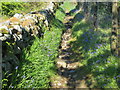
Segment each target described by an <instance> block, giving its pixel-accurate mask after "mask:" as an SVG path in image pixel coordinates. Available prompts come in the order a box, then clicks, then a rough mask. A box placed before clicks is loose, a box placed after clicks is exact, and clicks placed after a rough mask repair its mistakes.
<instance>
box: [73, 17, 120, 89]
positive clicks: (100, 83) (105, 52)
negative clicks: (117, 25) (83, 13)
mask: <svg viewBox="0 0 120 90" xmlns="http://www.w3.org/2000/svg"><path fill="white" fill-rule="evenodd" d="M103 23H104V24H107V23H105V22H103ZM72 30H73V33H72V37H73V38H76V40H75V41H72V42H71V44H72V50H73V52H75V53H82V55H83V57H84V58H83V60H81V63H82V64H84V67H85V68H87V70H88V71H89V74H92V76H91V79H88V82H89V83H88V86H89V87H91V88H118V85H117V79H118V78H119V76H120V75H119V73H118V72H117V68H118V58H116V57H115V56H112V55H111V52H110V38H109V37H110V32H111V29H110V28H99V29H98V31H94V30H93V29H92V26H91V24H90V23H88V22H86V21H85V20H84V19H82V20H81V21H80V22H77V23H75V24H74V26H73V28H72ZM86 76H87V74H86ZM93 81H94V82H93ZM93 83H94V86H90V85H91V84H93Z"/></svg>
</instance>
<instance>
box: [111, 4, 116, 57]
mask: <svg viewBox="0 0 120 90" xmlns="http://www.w3.org/2000/svg"><path fill="white" fill-rule="evenodd" d="M112 25H113V26H112V32H111V33H112V34H111V52H112V54H113V55H115V56H118V48H117V45H118V3H117V2H113V5H112Z"/></svg>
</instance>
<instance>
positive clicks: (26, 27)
mask: <svg viewBox="0 0 120 90" xmlns="http://www.w3.org/2000/svg"><path fill="white" fill-rule="evenodd" d="M59 5H60V4H59V3H55V2H54V3H53V2H50V3H49V5H48V6H47V8H45V9H44V10H41V11H35V12H30V13H28V14H26V15H22V14H18V13H16V14H15V15H14V16H13V17H11V18H10V19H9V20H7V21H5V22H2V23H0V40H1V41H2V71H3V73H4V72H8V73H11V72H12V70H13V69H14V68H15V67H16V66H18V65H19V64H20V60H21V53H22V49H23V48H25V47H27V46H28V45H30V42H31V40H33V39H34V37H35V36H38V37H41V36H42V35H43V33H42V27H48V28H50V27H49V23H50V21H51V19H52V18H53V17H54V12H55V10H56V9H57V7H58V6H59ZM2 76H3V78H4V75H2Z"/></svg>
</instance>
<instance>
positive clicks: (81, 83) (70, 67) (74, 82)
mask: <svg viewBox="0 0 120 90" xmlns="http://www.w3.org/2000/svg"><path fill="white" fill-rule="evenodd" d="M73 18H74V17H73V16H68V15H67V16H66V18H65V20H64V21H65V22H64V24H65V26H66V31H65V33H64V34H63V36H62V43H61V48H60V49H59V58H58V59H57V62H56V64H57V68H58V75H57V76H56V77H53V78H52V83H51V86H52V87H53V88H88V86H87V85H86V81H85V80H86V79H87V77H86V76H85V75H84V73H86V72H84V67H83V66H82V65H81V63H80V62H79V60H75V59H73V58H71V57H72V56H73V55H75V53H73V52H72V48H71V45H70V43H69V41H70V40H71V34H72V30H71V29H72V19H73Z"/></svg>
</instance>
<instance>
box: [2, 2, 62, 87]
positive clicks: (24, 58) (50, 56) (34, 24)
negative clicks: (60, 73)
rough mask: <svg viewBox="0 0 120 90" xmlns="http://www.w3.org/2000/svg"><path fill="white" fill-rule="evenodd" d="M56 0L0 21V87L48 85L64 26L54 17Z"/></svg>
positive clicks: (57, 4)
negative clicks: (1, 83)
mask: <svg viewBox="0 0 120 90" xmlns="http://www.w3.org/2000/svg"><path fill="white" fill-rule="evenodd" d="M58 6H59V3H50V4H49V6H48V7H47V8H46V9H44V10H41V11H36V12H31V13H28V14H26V15H22V14H15V15H14V17H12V18H10V19H9V20H7V21H5V22H3V23H1V28H0V40H2V43H3V44H2V45H3V47H2V48H3V49H4V51H2V53H3V56H2V57H3V58H2V59H3V61H2V63H3V66H2V70H3V80H2V82H3V88H28V87H31V88H32V87H33V88H48V87H50V85H49V82H50V79H49V78H50V75H52V74H54V70H55V68H54V61H55V59H56V57H57V50H58V47H59V43H60V40H61V34H62V31H63V30H64V25H63V24H62V22H61V21H60V20H58V19H57V17H56V16H54V13H55V10H56V9H57V7H58Z"/></svg>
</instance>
